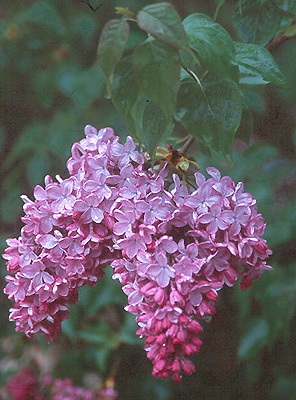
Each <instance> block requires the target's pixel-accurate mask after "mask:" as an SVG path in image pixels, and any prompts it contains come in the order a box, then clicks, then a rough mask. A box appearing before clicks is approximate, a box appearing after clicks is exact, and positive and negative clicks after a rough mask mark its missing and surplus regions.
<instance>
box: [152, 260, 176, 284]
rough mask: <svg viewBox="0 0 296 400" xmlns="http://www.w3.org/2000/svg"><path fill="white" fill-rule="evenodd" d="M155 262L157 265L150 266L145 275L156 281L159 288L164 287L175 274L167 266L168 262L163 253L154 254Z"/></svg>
mask: <svg viewBox="0 0 296 400" xmlns="http://www.w3.org/2000/svg"><path fill="white" fill-rule="evenodd" d="M155 260H156V261H157V263H155V264H151V265H150V267H149V268H148V271H147V273H148V274H149V275H150V276H152V277H153V278H154V279H155V280H156V282H157V283H158V284H159V286H160V287H166V286H168V284H169V282H170V279H171V278H173V277H174V275H175V272H174V270H173V268H172V267H170V266H169V265H168V260H167V257H166V256H165V254H164V253H158V254H156V256H155Z"/></svg>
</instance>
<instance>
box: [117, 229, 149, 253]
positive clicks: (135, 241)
mask: <svg viewBox="0 0 296 400" xmlns="http://www.w3.org/2000/svg"><path fill="white" fill-rule="evenodd" d="M118 245H119V247H120V249H122V250H123V251H124V253H125V254H126V255H127V256H128V257H129V258H133V257H135V256H136V255H137V254H138V252H139V251H140V250H142V251H145V250H146V244H145V243H144V240H143V237H142V236H140V235H139V234H134V235H131V236H129V237H128V238H126V239H120V240H118Z"/></svg>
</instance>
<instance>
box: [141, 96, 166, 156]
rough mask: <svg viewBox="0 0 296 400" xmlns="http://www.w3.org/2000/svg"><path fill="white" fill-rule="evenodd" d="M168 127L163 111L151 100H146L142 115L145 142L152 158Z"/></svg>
mask: <svg viewBox="0 0 296 400" xmlns="http://www.w3.org/2000/svg"><path fill="white" fill-rule="evenodd" d="M166 128H167V118H166V117H165V115H164V114H163V112H162V111H161V110H160V109H159V108H158V107H157V106H156V105H155V104H153V103H151V102H150V101H148V102H146V106H145V108H144V111H143V116H142V132H143V142H144V144H145V147H146V149H147V151H148V153H149V154H150V157H152V159H153V158H154V153H155V150H156V148H157V146H158V144H159V143H160V141H161V138H162V136H163V135H164V134H165V131H166Z"/></svg>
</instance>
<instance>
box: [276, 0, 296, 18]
mask: <svg viewBox="0 0 296 400" xmlns="http://www.w3.org/2000/svg"><path fill="white" fill-rule="evenodd" d="M273 1H274V2H275V3H276V5H277V6H278V7H279V8H280V9H281V10H283V11H285V12H287V13H288V14H291V15H292V16H293V17H296V1H295V0H273Z"/></svg>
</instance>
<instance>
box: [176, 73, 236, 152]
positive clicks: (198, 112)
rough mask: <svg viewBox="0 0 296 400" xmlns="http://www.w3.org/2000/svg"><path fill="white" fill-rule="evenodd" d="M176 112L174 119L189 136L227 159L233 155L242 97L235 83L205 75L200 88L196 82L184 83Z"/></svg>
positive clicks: (179, 94)
mask: <svg viewBox="0 0 296 400" xmlns="http://www.w3.org/2000/svg"><path fill="white" fill-rule="evenodd" d="M177 110H178V111H177V114H176V116H175V118H176V119H177V120H179V121H180V122H181V123H182V124H183V125H184V127H185V128H186V130H187V131H188V133H189V134H191V135H193V136H196V137H197V139H198V140H199V141H200V142H202V143H204V144H205V145H206V146H207V147H209V148H210V149H215V150H217V151H218V152H220V153H221V154H223V155H224V156H226V157H227V156H230V155H231V154H232V150H233V139H234V135H235V132H236V131H237V129H238V127H239V124H240V120H241V113H242V104H241V94H240V91H239V89H238V87H237V85H236V84H235V83H234V82H232V81H230V80H226V79H221V78H216V77H213V76H211V75H208V76H207V77H206V78H205V79H204V80H203V81H202V88H201V87H200V86H199V85H198V84H197V82H190V83H188V82H187V83H184V84H182V85H181V88H180V90H179V93H178V98H177Z"/></svg>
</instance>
